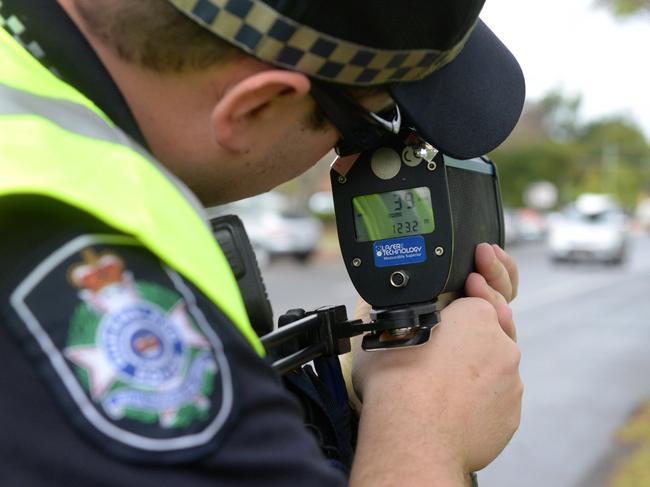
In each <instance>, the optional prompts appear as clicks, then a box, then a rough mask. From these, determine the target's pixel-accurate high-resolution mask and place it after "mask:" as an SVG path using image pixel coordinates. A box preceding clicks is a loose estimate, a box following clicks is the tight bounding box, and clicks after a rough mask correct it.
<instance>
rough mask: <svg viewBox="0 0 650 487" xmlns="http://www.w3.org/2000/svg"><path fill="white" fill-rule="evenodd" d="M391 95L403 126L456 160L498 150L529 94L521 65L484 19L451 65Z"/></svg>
mask: <svg viewBox="0 0 650 487" xmlns="http://www.w3.org/2000/svg"><path fill="white" fill-rule="evenodd" d="M390 91H391V94H392V96H393V98H394V100H395V101H396V102H397V104H398V105H399V107H400V110H401V111H402V113H403V115H405V122H406V123H408V124H412V125H413V126H415V128H416V129H417V130H418V131H419V132H420V135H422V137H423V138H424V139H425V140H426V141H427V142H429V143H431V144H432V145H433V146H434V147H436V148H437V149H439V150H441V151H442V152H443V153H445V154H447V155H449V156H451V157H455V158H458V159H470V158H472V157H477V156H481V155H484V154H487V153H488V152H490V151H492V150H494V149H495V148H496V147H498V146H499V145H500V144H501V143H502V142H503V141H504V140H505V139H506V138H507V137H508V135H510V132H512V129H513V128H514V127H515V125H516V124H517V121H518V120H519V116H520V115H521V111H522V108H523V105H524V98H525V95H526V88H525V82H524V75H523V73H522V71H521V68H520V66H519V63H518V62H517V60H516V59H515V57H514V56H513V55H512V53H511V52H510V51H509V50H508V49H507V48H506V47H505V46H504V45H503V43H502V42H501V41H500V40H499V39H498V38H497V37H496V36H495V35H494V33H493V32H492V31H491V30H490V29H489V28H488V27H487V26H486V25H485V24H484V23H483V22H482V21H481V20H479V21H478V23H477V24H476V27H475V29H474V31H473V32H472V34H471V35H470V37H469V39H468V40H467V43H466V44H465V47H464V48H463V50H462V51H461V52H460V54H459V55H458V56H457V57H456V58H455V59H454V60H453V61H452V62H450V63H449V64H447V65H446V66H444V67H443V68H441V69H440V70H438V71H435V72H434V73H432V74H430V75H429V76H427V77H426V78H424V79H422V80H420V81H415V82H411V83H398V84H394V85H391V87H390Z"/></svg>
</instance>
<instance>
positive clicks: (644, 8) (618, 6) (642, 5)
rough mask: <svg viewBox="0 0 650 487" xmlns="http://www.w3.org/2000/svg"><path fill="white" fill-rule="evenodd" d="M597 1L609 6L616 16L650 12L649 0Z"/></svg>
mask: <svg viewBox="0 0 650 487" xmlns="http://www.w3.org/2000/svg"><path fill="white" fill-rule="evenodd" d="M598 3H599V4H601V5H604V6H605V7H607V8H609V9H610V10H611V11H612V12H613V13H614V15H616V16H617V17H630V16H633V15H638V14H646V15H647V14H650V0H598Z"/></svg>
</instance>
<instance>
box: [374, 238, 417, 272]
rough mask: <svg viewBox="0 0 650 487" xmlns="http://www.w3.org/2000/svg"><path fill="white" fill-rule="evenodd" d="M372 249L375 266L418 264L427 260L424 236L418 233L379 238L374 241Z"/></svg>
mask: <svg viewBox="0 0 650 487" xmlns="http://www.w3.org/2000/svg"><path fill="white" fill-rule="evenodd" d="M372 251H373V254H374V256H375V267H392V266H397V265H408V264H419V263H420V262H424V261H426V260H427V249H426V246H425V245H424V237H422V236H420V235H415V236H413V237H402V238H393V239H390V240H379V241H377V242H375V243H374V245H373V248H372Z"/></svg>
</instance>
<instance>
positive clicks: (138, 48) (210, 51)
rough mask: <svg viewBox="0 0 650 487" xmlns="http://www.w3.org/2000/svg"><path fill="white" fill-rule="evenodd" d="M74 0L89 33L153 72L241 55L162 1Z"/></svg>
mask: <svg viewBox="0 0 650 487" xmlns="http://www.w3.org/2000/svg"><path fill="white" fill-rule="evenodd" d="M74 1H75V5H76V7H77V10H78V12H79V14H80V15H81V17H82V19H83V20H84V22H85V23H86V25H87V26H88V28H89V29H90V30H91V32H92V33H93V35H95V36H97V37H98V38H99V39H101V40H102V41H103V42H105V43H106V44H108V45H110V46H112V47H113V48H114V49H115V51H116V52H117V54H118V55H119V56H120V57H121V58H122V59H124V60H126V61H129V62H133V63H136V64H138V65H140V66H143V67H146V68H149V69H151V70H153V71H156V72H161V73H162V72H167V73H182V72H189V71H196V70H201V69H205V68H207V67H210V66H212V65H215V64H218V63H223V62H227V61H230V60H232V59H235V58H237V57H239V56H244V55H245V54H244V53H243V52H242V51H240V50H239V49H237V48H236V47H234V46H233V45H231V44H229V43H228V42H226V41H224V40H222V39H221V38H219V37H217V36H216V35H214V34H213V33H211V32H209V31H207V30H205V29H204V28H202V27H201V26H199V25H198V24H196V23H195V22H193V21H192V20H190V19H189V18H187V17H186V16H185V15H184V14H182V13H181V12H179V11H178V10H177V9H176V8H174V7H173V6H172V5H170V4H169V3H168V2H166V1H163V0H136V1H134V0H74ZM179 39H182V42H179Z"/></svg>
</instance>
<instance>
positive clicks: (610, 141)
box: [490, 91, 650, 208]
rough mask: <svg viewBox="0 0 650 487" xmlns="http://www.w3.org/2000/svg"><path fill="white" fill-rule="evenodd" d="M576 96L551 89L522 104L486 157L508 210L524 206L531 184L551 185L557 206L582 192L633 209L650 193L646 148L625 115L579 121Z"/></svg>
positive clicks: (649, 162)
mask: <svg viewBox="0 0 650 487" xmlns="http://www.w3.org/2000/svg"><path fill="white" fill-rule="evenodd" d="M580 103H581V102H580V97H567V96H565V95H563V94H562V93H561V92H558V91H554V92H551V93H549V94H548V95H546V96H545V97H544V98H543V99H541V100H539V101H531V102H528V103H527V104H526V107H525V109H524V113H523V115H522V118H521V120H520V122H519V124H518V126H517V128H516V129H515V131H514V132H513V134H512V136H511V137H510V138H509V139H508V141H507V142H506V143H505V144H503V145H502V146H501V147H500V148H499V149H497V150H496V151H494V152H493V153H492V154H490V156H491V157H492V159H493V160H494V161H495V162H496V163H497V166H498V168H499V173H500V176H501V188H502V191H503V199H504V201H505V203H506V205H508V206H513V207H520V206H523V201H522V198H523V194H524V192H525V190H526V188H527V187H528V185H529V184H530V183H531V181H539V180H545V181H550V182H552V183H554V184H555V185H556V186H557V188H558V191H559V201H558V204H560V205H561V204H563V203H566V202H568V201H571V200H573V199H574V198H575V197H576V196H577V195H578V194H581V193H585V192H596V193H611V194H614V195H616V197H617V198H618V199H619V201H620V202H621V203H622V204H623V205H624V206H626V207H628V208H632V207H634V206H635V204H636V203H637V202H638V200H639V199H640V198H641V197H643V196H644V195H647V194H650V144H649V143H648V140H647V139H646V137H645V135H644V133H643V132H642V130H641V128H640V127H639V126H638V125H636V124H635V123H634V122H633V121H631V120H627V119H625V118H623V117H610V118H603V119H600V120H591V121H589V122H585V123H583V122H581V121H580V117H579V111H580Z"/></svg>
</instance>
